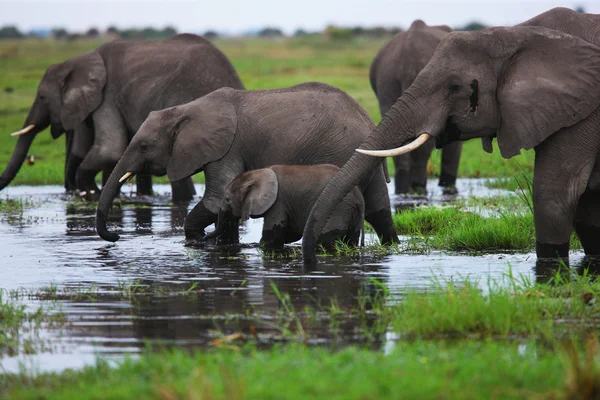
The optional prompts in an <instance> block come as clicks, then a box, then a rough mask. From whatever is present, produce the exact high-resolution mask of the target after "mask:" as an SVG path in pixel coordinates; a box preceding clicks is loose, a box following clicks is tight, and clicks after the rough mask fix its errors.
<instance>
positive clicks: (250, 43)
mask: <svg viewBox="0 0 600 400" xmlns="http://www.w3.org/2000/svg"><path fill="white" fill-rule="evenodd" d="M383 43H384V41H381V40H356V41H350V42H335V41H333V42H332V41H326V40H324V39H321V38H307V39H304V38H296V39H282V40H261V39H243V40H241V39H220V40H218V41H216V45H217V46H218V47H219V48H220V49H221V50H222V51H223V52H224V53H225V54H226V55H227V56H228V57H229V58H230V59H231V61H232V63H233V64H234V66H235V68H236V69H237V71H238V73H239V74H240V76H241V79H242V81H243V82H244V84H245V85H246V87H247V88H248V89H266V88H277V87H285V86H290V85H295V84H298V83H302V82H306V81H321V82H326V83H330V84H332V85H335V86H338V87H340V88H341V89H343V90H345V91H347V92H348V93H349V94H350V95H351V96H352V97H353V98H355V99H356V100H357V101H358V102H359V103H360V104H361V106H363V107H364V108H365V109H366V110H367V111H368V112H369V114H370V115H371V117H372V118H373V120H374V121H375V122H379V120H380V116H379V111H378V110H379V108H378V105H377V99H376V97H375V95H374V94H373V92H372V90H371V88H370V85H369V81H368V69H369V65H370V63H371V60H372V59H373V57H374V56H375V54H376V53H377V51H378V49H379V48H380V47H381V45H382V44H383ZM99 44H100V42H96V41H73V42H56V41H52V40H26V41H2V42H0V62H1V64H2V69H3V74H1V75H0V132H2V133H1V134H0V168H1V169H3V168H4V166H5V165H6V163H7V162H8V160H9V159H10V156H11V154H12V150H13V148H14V145H15V143H16V141H17V139H16V138H14V137H11V136H10V135H9V133H10V132H13V131H15V130H18V129H19V128H20V127H21V126H22V124H23V121H24V120H25V117H26V115H27V111H28V109H29V106H30V105H31V103H32V101H33V98H34V97H35V93H36V90H37V85H38V82H39V80H40V79H41V77H42V75H43V74H44V71H45V69H46V68H47V67H48V66H49V65H51V64H54V63H58V62H62V61H64V60H65V59H67V58H69V57H73V56H75V55H79V54H83V53H85V52H87V51H89V50H91V49H94V48H96V47H97V46H98V45H99ZM64 148H65V140H64V137H61V138H59V139H57V140H52V138H51V136H50V134H49V132H42V133H40V134H39V135H38V137H37V138H36V140H35V142H34V144H33V146H32V148H31V151H30V154H33V155H35V163H34V164H33V165H24V166H23V168H22V169H21V171H20V172H19V174H18V175H17V177H16V179H15V181H14V184H62V183H63V168H64ZM440 156H441V154H440V152H439V151H435V152H434V154H433V155H432V160H433V162H432V163H431V165H430V171H431V174H432V175H436V174H438V173H439V160H440ZM390 165H391V161H390ZM523 170H525V171H531V170H533V152H526V153H524V154H523V155H521V156H518V157H515V158H513V159H510V160H504V159H502V157H500V154H499V152H498V151H495V152H494V154H492V155H489V154H486V153H484V152H483V151H482V150H481V143H480V141H479V140H473V141H471V142H468V143H466V144H465V147H464V152H463V158H462V160H461V165H460V169H459V175H460V176H463V177H503V176H512V175H515V174H518V173H520V172H522V171H523ZM392 173H393V169H392ZM195 179H196V180H197V181H198V182H201V181H202V177H201V176H197V177H196V178H195ZM157 181H159V182H166V178H160V179H157Z"/></svg>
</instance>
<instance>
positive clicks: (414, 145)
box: [356, 133, 431, 157]
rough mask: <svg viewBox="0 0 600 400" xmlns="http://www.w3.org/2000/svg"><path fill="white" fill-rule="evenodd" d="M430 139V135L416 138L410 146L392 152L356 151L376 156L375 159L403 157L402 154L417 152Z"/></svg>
mask: <svg viewBox="0 0 600 400" xmlns="http://www.w3.org/2000/svg"><path fill="white" fill-rule="evenodd" d="M430 137H431V136H429V134H427V133H423V134H421V135H420V136H419V137H418V138H416V139H415V140H413V141H412V142H410V143H409V144H407V145H404V146H401V147H397V148H395V149H390V150H363V149H356V151H357V152H358V153H361V154H366V155H368V156H374V157H394V156H401V155H402V154H406V153H410V152H411V151H413V150H416V149H417V148H419V147H420V146H422V145H423V144H424V143H425V142H426V141H427V140H428V139H429V138H430Z"/></svg>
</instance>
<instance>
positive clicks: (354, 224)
mask: <svg viewBox="0 0 600 400" xmlns="http://www.w3.org/2000/svg"><path fill="white" fill-rule="evenodd" d="M339 170H340V169H339V168H338V167H336V166H335V165H331V164H319V165H273V166H270V167H267V168H262V169H255V170H252V171H247V172H244V173H242V174H240V175H238V176H237V177H236V178H235V179H234V180H233V181H232V182H231V183H230V184H229V186H228V187H227V190H226V191H225V195H224V196H223V201H222V202H221V207H220V208H219V218H218V222H217V224H216V228H215V231H214V232H211V233H209V234H208V235H207V236H206V237H205V239H209V238H215V237H218V236H220V235H221V234H222V233H223V231H224V230H225V229H226V227H227V226H228V225H229V224H231V223H232V222H237V221H238V220H239V219H240V218H241V219H242V221H247V220H248V218H250V217H252V218H263V217H264V224H263V231H262V238H261V240H260V243H261V246H263V247H264V248H267V249H283V245H284V244H285V243H293V242H295V241H297V240H300V239H301V238H302V233H303V231H304V225H305V224H306V220H307V219H308V214H309V213H310V210H311V209H312V206H313V204H314V202H315V201H316V200H317V198H318V197H319V195H320V194H321V192H322V191H323V189H324V188H325V186H327V183H329V181H330V180H331V178H333V176H334V175H335V174H337V173H338V172H339ZM364 208H365V202H364V199H363V196H362V194H361V192H360V190H359V189H358V188H357V187H355V188H354V189H352V191H351V192H350V193H349V194H348V195H347V196H346V197H345V198H344V200H343V201H342V203H340V204H338V206H337V207H336V209H335V212H334V214H333V215H332V217H331V219H329V221H328V223H327V224H326V225H325V228H324V230H323V232H322V233H321V235H320V237H319V239H318V242H319V243H320V244H322V245H323V246H325V247H328V248H330V247H332V246H333V245H334V244H335V242H336V241H337V240H343V241H345V242H347V243H349V244H351V245H354V246H356V245H357V244H358V240H359V237H360V232H361V230H362V226H363V214H364Z"/></svg>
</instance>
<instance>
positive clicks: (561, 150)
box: [303, 15, 600, 265]
mask: <svg viewBox="0 0 600 400" xmlns="http://www.w3.org/2000/svg"><path fill="white" fill-rule="evenodd" d="M581 18H582V19H584V20H587V19H589V17H588V16H585V15H583V16H582V17H581ZM599 104H600V47H598V46H596V45H594V44H592V43H590V42H588V41H585V40H584V39H582V38H580V37H577V36H572V35H569V34H567V33H564V32H561V31H558V30H554V29H549V28H545V27H539V26H515V27H510V28H506V27H496V28H488V29H484V30H481V31H477V32H452V33H449V34H448V35H447V36H445V37H444V38H443V39H442V40H441V41H440V44H439V45H438V47H437V49H436V51H435V53H434V55H433V57H432V59H431V61H430V62H429V63H428V64H427V66H426V67H425V68H424V69H423V70H422V71H421V73H420V74H419V75H418V76H417V78H416V79H415V81H414V82H413V84H412V85H411V86H410V87H409V88H408V89H407V90H406V91H405V92H404V94H403V95H402V97H400V98H399V99H398V101H397V102H396V103H395V104H394V105H393V106H392V108H391V109H390V111H389V112H388V113H387V114H386V115H385V117H384V119H383V120H382V121H381V123H380V124H379V125H378V126H377V128H376V129H375V130H374V131H373V132H372V134H371V135H370V136H369V137H368V139H367V140H365V141H364V142H363V143H362V144H361V145H360V147H359V148H358V149H357V153H356V154H354V155H353V156H352V157H351V158H350V160H349V161H348V162H347V163H346V164H345V165H344V167H343V168H342V170H341V171H340V173H339V174H337V175H336V176H335V177H334V178H333V179H332V180H331V182H330V183H329V185H328V186H327V187H326V188H325V189H324V190H323V192H322V194H321V196H320V197H319V199H318V200H317V202H316V203H315V206H314V207H313V210H312V211H311V215H310V217H309V220H308V221H307V224H306V228H305V231H304V235H303V254H304V260H305V263H306V264H308V265H310V264H314V263H315V262H316V259H315V256H314V253H315V250H314V246H315V236H316V235H317V234H318V232H320V231H321V230H322V225H323V221H324V220H326V219H327V215H330V214H331V210H333V208H334V207H335V204H336V203H337V201H339V199H341V198H343V196H344V195H345V194H346V193H347V192H348V191H349V190H350V189H351V188H352V187H354V186H356V185H357V184H358V183H360V182H361V181H362V180H364V179H366V177H368V175H370V174H371V173H372V171H373V170H374V169H375V168H376V167H377V165H379V162H380V160H378V158H376V157H373V156H378V157H382V156H386V157H389V156H394V155H398V154H402V153H405V152H408V151H411V150H412V149H414V148H416V147H418V146H419V145H420V144H423V143H425V142H426V141H427V140H429V139H430V138H435V140H436V142H438V143H439V145H443V144H444V143H448V142H451V141H454V140H467V139H470V138H477V137H478V138H488V139H490V138H491V137H495V138H496V139H497V142H498V147H499V149H500V153H501V155H502V156H503V157H504V158H510V157H512V156H515V155H517V154H519V153H520V150H521V149H532V148H533V149H535V166H534V180H533V203H534V221H535V229H536V254H537V257H538V259H541V260H544V259H556V258H557V257H558V258H561V259H564V260H568V255H569V241H570V235H571V229H572V227H574V228H575V232H576V233H577V235H578V236H579V239H580V241H581V243H582V246H583V249H584V251H585V253H586V254H587V255H590V256H597V255H599V254H600V240H598V238H599V237H600V110H599V109H598V106H599ZM488 142H489V143H491V140H488ZM407 143H408V144H407ZM398 146H400V147H398ZM391 148H394V149H393V150H384V151H373V150H378V149H391Z"/></svg>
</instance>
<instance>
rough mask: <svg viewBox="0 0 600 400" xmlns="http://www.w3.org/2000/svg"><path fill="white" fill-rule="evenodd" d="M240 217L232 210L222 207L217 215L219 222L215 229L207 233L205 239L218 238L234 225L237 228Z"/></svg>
mask: <svg viewBox="0 0 600 400" xmlns="http://www.w3.org/2000/svg"><path fill="white" fill-rule="evenodd" d="M238 219H239V218H237V217H235V216H234V215H233V213H232V212H231V210H224V209H220V210H219V216H218V217H217V223H216V225H215V230H214V231H213V232H210V233H208V234H207V235H205V236H204V239H203V240H208V239H215V238H218V237H219V236H221V235H222V234H223V233H224V232H227V231H228V230H230V229H231V228H234V227H235V228H236V229H237V220H238Z"/></svg>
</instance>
